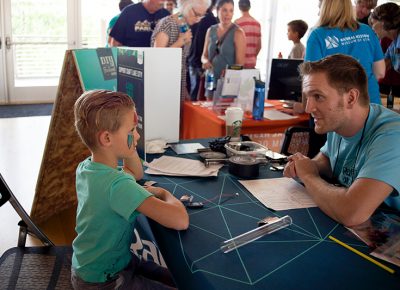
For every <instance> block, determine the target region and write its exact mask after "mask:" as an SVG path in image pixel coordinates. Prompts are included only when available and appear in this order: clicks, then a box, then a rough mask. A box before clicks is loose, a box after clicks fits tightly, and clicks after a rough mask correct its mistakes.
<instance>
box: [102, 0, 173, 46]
mask: <svg viewBox="0 0 400 290" xmlns="http://www.w3.org/2000/svg"><path fill="white" fill-rule="evenodd" d="M163 3H164V0H143V1H142V2H140V3H137V4H133V5H129V6H127V7H126V8H125V9H124V10H123V11H122V12H121V15H120V16H119V18H118V20H117V22H116V23H115V25H114V27H113V29H112V30H111V32H110V36H111V40H110V45H111V46H130V47H150V38H151V34H152V33H153V30H154V28H155V27H156V24H157V22H158V20H160V19H161V18H164V17H165V16H168V15H170V14H169V12H168V10H166V9H164V8H162V5H163Z"/></svg>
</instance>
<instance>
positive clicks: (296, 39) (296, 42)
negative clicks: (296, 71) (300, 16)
mask: <svg viewBox="0 0 400 290" xmlns="http://www.w3.org/2000/svg"><path fill="white" fill-rule="evenodd" d="M287 26H288V30H287V31H288V32H287V36H288V39H289V40H291V41H293V48H292V51H291V52H290V54H289V57H288V58H304V54H305V51H306V48H305V47H304V45H303V44H302V43H301V42H300V39H301V38H302V37H303V36H304V34H305V33H306V31H307V29H308V25H307V23H306V22H305V21H303V20H293V21H290V22H289V23H288V24H287Z"/></svg>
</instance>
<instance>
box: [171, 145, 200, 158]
mask: <svg viewBox="0 0 400 290" xmlns="http://www.w3.org/2000/svg"><path fill="white" fill-rule="evenodd" d="M169 145H170V147H171V149H172V150H174V151H175V153H176V154H178V155H179V154H190V153H197V149H202V148H204V146H203V145H201V144H200V143H176V144H169Z"/></svg>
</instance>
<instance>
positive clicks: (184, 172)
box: [144, 156, 223, 177]
mask: <svg viewBox="0 0 400 290" xmlns="http://www.w3.org/2000/svg"><path fill="white" fill-rule="evenodd" d="M144 165H145V166H147V170H146V171H145V172H146V173H147V174H154V175H170V176H200V177H207V176H217V175H218V170H219V169H220V168H221V167H222V166H223V164H216V165H210V166H209V167H205V166H204V164H203V163H202V162H201V161H198V160H192V159H187V158H179V157H172V156H162V157H160V158H158V159H154V160H153V161H152V162H150V163H145V164H144Z"/></svg>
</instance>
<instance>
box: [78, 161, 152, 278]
mask: <svg viewBox="0 0 400 290" xmlns="http://www.w3.org/2000/svg"><path fill="white" fill-rule="evenodd" d="M76 190H77V196H78V208H77V213H76V228H75V230H76V232H77V234H78V235H77V237H76V238H75V240H74V241H73V243H72V247H73V250H74V253H73V257H72V267H73V268H74V270H75V271H76V273H77V274H78V276H79V277H80V278H81V279H83V280H84V281H86V282H105V281H107V280H110V279H112V278H113V277H114V276H115V275H116V274H117V273H118V272H120V271H121V270H123V269H124V268H125V267H126V266H127V265H128V263H129V262H130V260H131V252H130V245H131V243H132V239H133V230H134V222H135V220H136V217H137V215H138V214H139V212H137V211H136V208H137V207H139V206H140V204H141V203H142V202H143V201H144V200H145V199H146V198H148V197H149V196H152V194H151V193H149V192H148V191H146V190H145V189H144V188H143V187H141V186H140V185H139V184H137V183H136V181H135V179H134V178H133V177H132V176H131V175H130V174H127V173H125V172H123V170H118V169H114V168H111V167H108V166H106V165H104V164H101V163H96V162H92V161H91V158H90V157H89V158H87V159H86V160H84V161H83V162H81V163H80V164H79V165H78V168H77V170H76Z"/></svg>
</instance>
